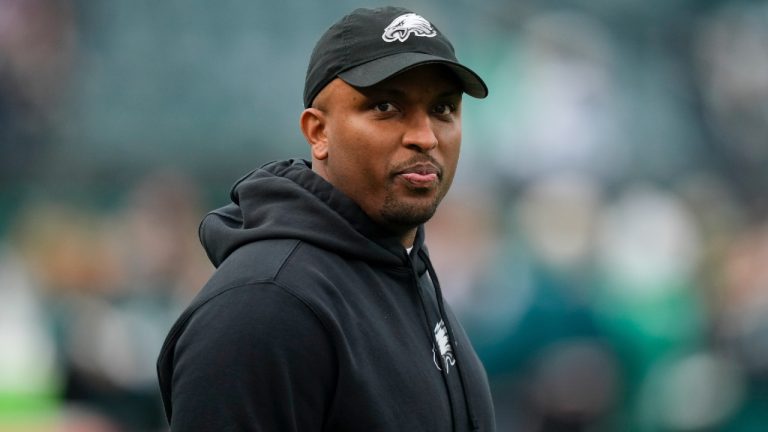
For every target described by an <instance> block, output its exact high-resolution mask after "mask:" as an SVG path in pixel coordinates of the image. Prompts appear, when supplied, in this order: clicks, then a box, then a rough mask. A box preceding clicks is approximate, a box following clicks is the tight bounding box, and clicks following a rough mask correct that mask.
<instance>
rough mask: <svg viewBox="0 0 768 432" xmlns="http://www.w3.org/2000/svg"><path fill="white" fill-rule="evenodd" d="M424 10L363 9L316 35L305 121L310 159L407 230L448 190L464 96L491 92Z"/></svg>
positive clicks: (374, 214) (393, 225)
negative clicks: (466, 64) (462, 59)
mask: <svg viewBox="0 0 768 432" xmlns="http://www.w3.org/2000/svg"><path fill="white" fill-rule="evenodd" d="M487 92H488V90H487V88H486V86H485V83H483V81H482V80H481V79H480V77H479V76H477V74H475V73H474V72H472V71H471V70H469V69H468V68H466V67H465V66H462V65H460V64H459V63H458V61H457V60H456V57H455V55H454V52H453V47H452V45H451V44H450V42H449V41H448V39H446V38H445V36H443V35H442V33H440V32H439V30H438V29H437V28H435V27H434V26H433V25H432V24H431V23H429V22H428V21H427V20H426V19H424V18H423V17H421V16H419V15H416V14H414V13H412V12H410V11H408V10H405V9H401V8H392V7H388V8H381V9H375V10H368V9H358V10H356V11H354V12H352V13H351V14H350V15H347V16H345V17H344V18H342V19H341V20H340V21H339V22H338V23H336V24H334V26H332V27H331V28H330V29H329V30H328V31H327V32H326V33H325V34H324V35H323V36H322V37H321V39H320V40H319V41H318V43H317V46H316V47H315V50H314V52H313V53H312V58H311V59H310V64H309V68H308V70H307V80H306V84H305V89H304V103H305V106H306V109H305V110H304V112H303V113H302V116H301V128H302V132H303V133H304V135H305V137H306V138H307V141H308V142H309V144H310V146H311V148H312V160H313V169H314V170H315V171H316V172H317V173H318V174H319V175H320V176H322V177H323V178H325V179H326V180H328V181H329V182H330V183H331V184H333V185H334V186H335V187H336V188H338V189H340V190H341V191H342V192H344V193H345V194H346V195H347V196H349V197H350V198H352V199H353V200H354V201H355V202H357V203H358V205H360V207H361V208H362V209H363V210H364V211H365V212H366V213H367V214H368V215H369V216H370V217H371V218H372V219H373V220H374V221H376V222H378V223H380V224H382V225H384V226H387V227H388V228H390V229H392V230H393V231H395V232H400V233H402V234H403V235H404V236H405V237H407V236H408V233H412V232H413V230H414V229H415V228H416V227H417V226H418V225H420V224H422V223H424V222H426V221H427V220H429V218H431V217H432V215H433V214H434V212H435V210H436V208H437V206H438V204H439V203H440V200H441V199H442V198H443V196H445V194H446V192H447V191H448V189H449V187H450V185H451V182H452V180H453V175H454V172H455V170H456V164H457V162H458V157H459V148H460V145H461V96H462V94H463V93H468V94H470V95H472V96H475V97H481V98H482V97H485V96H486V95H487Z"/></svg>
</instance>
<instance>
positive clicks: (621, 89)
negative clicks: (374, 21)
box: [0, 0, 768, 432]
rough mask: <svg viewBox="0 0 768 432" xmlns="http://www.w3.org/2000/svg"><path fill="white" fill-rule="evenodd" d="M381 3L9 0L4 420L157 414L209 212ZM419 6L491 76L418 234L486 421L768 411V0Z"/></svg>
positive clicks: (573, 427) (4, 61)
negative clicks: (310, 77) (445, 185)
mask: <svg viewBox="0 0 768 432" xmlns="http://www.w3.org/2000/svg"><path fill="white" fill-rule="evenodd" d="M373 4H375V3H372V2H349V1H336V2H317V4H315V3H313V2H309V1H298V0H291V1H285V2H270V3H266V2H247V1H245V0H241V1H235V2H227V5H226V6H224V5H223V4H218V3H217V4H216V5H215V6H214V5H213V4H212V3H206V2H204V1H202V0H188V1H181V0H174V1H168V2H148V1H137V2H117V1H103V2H102V1H100V2H89V1H87V0H0V431H63V432H81V431H82V432H113V431H114V432H123V431H126V432H128V431H162V430H165V429H166V428H165V426H164V420H163V414H162V411H161V407H160V403H159V396H158V393H157V386H156V383H155V370H154V361H155V358H156V356H157V353H158V351H159V348H160V344H161V343H162V340H163V338H164V336H165V334H166V332H167V330H168V328H169V327H170V325H171V323H172V321H173V320H174V319H175V317H176V316H177V315H178V313H179V311H180V310H181V308H183V307H184V305H185V303H186V302H188V301H189V299H190V297H191V296H192V295H194V293H195V292H196V290H197V289H199V288H200V287H201V285H202V284H203V283H204V281H205V280H206V278H207V277H208V276H209V275H210V273H211V272H212V271H213V268H212V266H211V265H210V264H209V263H208V262H207V260H206V258H205V256H204V253H203V252H202V250H201V248H200V247H199V245H198V242H197V238H196V234H197V224H198V222H199V220H200V219H201V217H202V215H203V214H204V213H205V211H206V210H208V209H210V208H213V207H216V206H219V205H222V204H224V203H225V200H226V197H227V192H228V187H229V185H230V184H232V183H233V182H234V181H235V180H236V179H237V178H239V177H240V176H241V175H242V174H244V173H245V172H247V171H248V170H250V169H252V168H254V167H256V166H258V165H261V164H263V163H266V162H268V161H270V160H273V159H276V158H283V157H306V156H307V151H306V149H305V148H304V145H303V144H302V143H303V141H302V139H301V136H300V134H299V133H298V127H297V118H298V114H299V112H300V110H301V86H302V83H303V74H304V68H305V64H306V59H307V58H308V55H309V52H310V50H311V47H312V45H313V43H314V41H315V39H316V37H317V36H318V35H319V34H320V33H322V31H323V30H324V29H325V28H326V27H327V26H328V25H329V24H330V23H331V22H333V21H334V20H335V19H336V18H337V17H338V16H340V15H342V14H344V13H346V12H348V11H349V10H350V9H352V8H353V7H356V6H370V5H373ZM409 7H410V8H412V9H414V10H416V11H419V12H420V13H422V14H424V15H425V16H427V17H430V19H431V20H432V21H433V22H434V23H435V24H436V25H437V26H438V27H440V28H441V30H443V31H444V32H446V33H447V34H448V35H449V36H450V37H451V39H452V40H454V42H455V43H456V45H457V51H458V53H459V58H461V59H462V60H463V61H464V62H465V63H466V64H469V65H472V67H473V68H474V69H475V70H477V71H478V72H480V74H481V75H483V76H484V77H485V79H486V81H487V82H488V84H489V87H490V89H491V96H490V97H489V98H488V99H487V100H484V101H473V100H466V101H465V103H464V107H465V108H464V110H465V111H464V147H463V149H462V152H463V153H462V161H461V163H460V169H459V173H458V174H457V179H456V182H455V185H454V189H453V190H452V192H451V194H449V196H448V198H446V200H445V201H444V203H443V205H442V207H441V209H440V210H439V212H438V214H437V215H436V217H435V218H434V219H433V220H432V221H430V223H429V226H428V231H427V235H428V243H429V245H430V249H431V251H432V255H433V258H434V260H435V266H436V268H437V270H438V272H439V274H440V275H441V281H442V282H443V285H445V288H444V291H445V294H446V296H447V297H448V299H449V301H450V303H451V304H452V305H453V306H454V309H456V310H457V312H458V313H459V314H460V315H461V316H462V317H463V320H464V322H465V324H466V327H467V330H468V332H469V333H470V336H471V338H472V339H473V342H474V343H475V346H476V348H477V350H478V353H479V354H480V356H481V358H482V359H483V361H484V363H485V365H486V368H487V370H488V373H489V376H490V379H491V385H492V390H493V393H494V398H495V403H496V411H497V422H498V427H499V430H500V431H501V432H506V431H530V432H534V431H601V432H602V431H606V432H607V431H639V432H643V431H649V432H651V431H660V432H661V431H670V432H683V431H686V432H704V431H734V432H742V431H744V432H746V431H750V432H751V431H765V430H768V200H767V199H766V197H768V193H767V192H766V189H767V187H768V169H767V168H768V1H765V0H762V1H715V0H708V1H703V0H702V1H694V0H687V1H686V0H674V1H673V0H667V1H662V0H655V1H650V2H648V1H645V2H641V1H639V0H622V1H608V0H593V1H587V0H583V1H578V0H572V1H565V0H561V1H556V0H549V1H532V0H519V1H512V2H509V1H502V0H494V1H486V2H482V4H477V3H476V2H470V1H465V0H451V1H445V2H429V1H417V2H412V3H411V4H409Z"/></svg>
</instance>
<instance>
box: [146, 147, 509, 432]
mask: <svg viewBox="0 0 768 432" xmlns="http://www.w3.org/2000/svg"><path fill="white" fill-rule="evenodd" d="M231 195H232V201H233V203H232V204H229V205H228V206H226V207H223V208H221V209H218V210H215V211H213V212H211V213H210V214H208V215H207V216H206V218H205V219H204V220H203V223H202V224H201V226H200V237H201V240H202V242H203V245H204V246H205V249H206V252H207V253H208V256H209V257H210V259H211V261H212V262H213V264H214V265H215V266H216V267H217V270H216V272H215V273H214V275H213V276H212V277H211V279H210V281H209V282H208V283H207V284H206V285H205V287H203V289H202V290H201V291H200V293H199V294H198V295H197V297H196V298H195V299H194V300H193V302H192V304H191V305H190V306H189V307H188V308H187V310H186V311H185V312H184V313H183V314H182V315H181V317H180V318H179V319H178V321H177V322H176V324H175V325H174V326H173V328H172V329H171V330H170V332H169V334H168V337H167V339H166V341H165V344H164V345H163V348H162V351H161V353H160V358H159V359H158V365H157V366H158V376H159V381H160V388H161V391H162V397H163V403H164V405H165V410H166V414H167V416H168V420H169V422H170V424H171V430H173V431H184V432H188V431H280V432H289V431H318V432H319V431H338V432H343V431H350V432H351V431H392V432H395V431H398V432H400V431H425V432H426V431H434V432H449V431H493V430H494V428H495V426H494V418H493V409H492V405H491V398H490V392H489V389H488V382H487V379H486V375H485V371H484V369H483V367H482V365H481V363H480V361H479V360H478V358H477V356H476V355H475V353H474V350H473V349H472V346H471V345H470V342H469V340H468V339H467V336H466V334H465V333H464V331H463V330H462V328H461V326H460V325H459V323H458V321H457V320H456V318H455V316H454V315H453V313H452V312H451V311H450V309H449V307H448V306H447V305H444V304H443V299H442V295H441V294H440V285H439V282H438V281H437V277H436V275H435V273H434V270H433V269H432V265H431V263H430V261H429V257H428V254H427V251H426V249H425V248H424V246H423V239H424V234H423V228H421V227H420V228H419V230H418V232H417V236H416V241H415V244H414V247H413V249H412V250H411V253H410V255H409V254H408V253H407V252H406V250H405V249H404V248H403V246H402V245H401V244H400V240H399V239H398V238H397V237H394V236H392V235H391V234H389V233H387V232H386V231H384V230H383V229H382V228H380V227H379V226H378V225H376V224H375V223H373V222H372V221H371V219H370V218H368V217H367V215H366V214H365V213H364V212H363V211H362V210H361V209H360V207H358V206H357V205H356V204H355V203H354V202H353V201H351V200H350V199H349V198H347V197H346V196H345V195H344V194H342V193H341V192H340V191H339V190H337V189H335V188H334V187H333V186H331V185H330V184H329V183H328V182H326V181H325V180H324V179H322V178H321V177H319V176H318V175H317V174H315V173H314V172H313V171H312V170H311V168H310V166H309V163H308V162H306V161H292V160H291V161H284V162H276V163H272V164H268V165H266V166H264V167H262V168H261V169H258V170H256V171H254V172H252V173H250V174H249V175H248V176H246V177H244V178H243V179H241V180H240V181H239V182H238V183H237V184H236V185H235V186H234V188H233V190H232V194H231Z"/></svg>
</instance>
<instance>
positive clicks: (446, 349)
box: [432, 320, 456, 373]
mask: <svg viewBox="0 0 768 432" xmlns="http://www.w3.org/2000/svg"><path fill="white" fill-rule="evenodd" d="M435 341H436V342H437V345H438V348H439V349H440V357H441V358H442V359H443V361H442V363H443V365H444V366H445V373H448V372H449V367H450V366H453V365H455V364H456V359H455V358H454V357H453V348H451V343H450V341H449V340H448V331H447V330H446V329H445V323H444V322H443V320H440V322H439V323H437V325H435ZM432 358H433V360H434V361H435V366H437V369H438V370H443V369H442V368H441V367H440V364H439V363H440V362H438V361H437V352H436V351H435V348H434V347H433V348H432Z"/></svg>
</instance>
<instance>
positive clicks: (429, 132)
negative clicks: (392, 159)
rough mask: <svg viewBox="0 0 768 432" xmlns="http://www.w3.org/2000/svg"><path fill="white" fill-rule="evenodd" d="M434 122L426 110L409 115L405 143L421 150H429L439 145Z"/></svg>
mask: <svg viewBox="0 0 768 432" xmlns="http://www.w3.org/2000/svg"><path fill="white" fill-rule="evenodd" d="M432 122H433V119H432V118H431V117H430V116H429V114H428V113H426V112H418V113H412V114H411V115H410V116H408V120H407V122H406V130H405V134H404V135H403V145H405V146H406V147H410V148H413V149H414V150H419V151H429V150H432V149H434V148H435V147H437V135H435V131H434V129H433V126H434V125H433V123H432Z"/></svg>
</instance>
